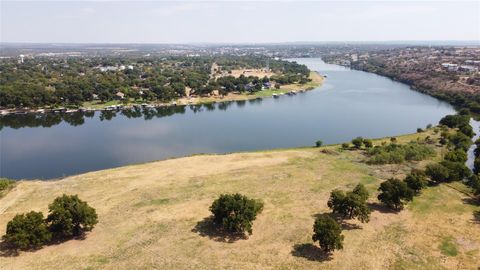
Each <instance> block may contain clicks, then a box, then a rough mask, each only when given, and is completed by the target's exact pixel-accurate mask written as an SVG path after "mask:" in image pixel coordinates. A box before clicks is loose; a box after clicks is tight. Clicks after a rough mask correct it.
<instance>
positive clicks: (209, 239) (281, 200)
mask: <svg viewBox="0 0 480 270" xmlns="http://www.w3.org/2000/svg"><path fill="white" fill-rule="evenodd" d="M426 136H430V137H431V138H433V139H438V136H439V134H434V133H433V131H432V129H429V130H427V131H426V132H422V133H417V134H410V135H406V136H399V137H397V140H398V142H399V143H406V142H408V141H410V140H417V138H420V139H421V140H424V139H425V138H426ZM388 140H389V138H385V139H380V140H374V144H375V145H379V144H381V142H382V141H388ZM435 151H436V153H437V156H436V157H434V158H432V160H438V159H439V156H440V154H441V153H443V152H444V151H445V149H444V148H443V147H440V146H436V147H435ZM365 159H366V157H365V155H364V154H363V152H362V151H357V150H355V151H353V150H342V149H340V146H339V145H331V146H326V147H321V148H298V149H286V150H269V151H258V152H250V153H234V154H226V155H196V156H191V157H185V158H178V159H171V160H165V161H158V162H150V163H145V164H138V165H131V166H125V167H120V168H115V169H109V170H103V171H97V172H91V173H86V174H82V175H77V176H71V177H67V178H65V179H63V180H57V181H21V182H19V183H18V184H17V185H16V187H14V188H13V189H12V190H10V191H9V192H8V193H7V194H6V195H5V196H4V197H3V198H1V199H0V206H1V207H0V232H2V234H3V233H4V232H5V226H6V223H7V221H8V220H10V219H11V218H13V216H14V215H15V214H17V213H20V212H26V211H30V210H35V211H43V212H44V213H46V211H47V206H48V203H49V202H51V201H52V200H53V199H54V198H55V197H57V196H59V195H61V194H63V193H66V194H78V195H79V197H80V198H82V199H83V200H85V201H87V202H88V203H89V204H90V205H91V206H93V207H94V208H96V210H97V213H98V220H99V223H98V224H97V226H96V227H95V229H94V230H93V231H92V232H91V233H89V234H88V236H87V237H86V239H84V240H70V241H67V242H64V243H62V244H59V245H51V246H46V247H44V248H42V249H40V250H36V251H31V252H21V253H20V255H19V256H11V257H9V256H6V257H2V259H1V260H0V269H26V268H35V269H152V268H157V269H192V268H194V269H225V268H231V269H319V268H321V269H475V268H476V267H478V262H479V261H480V231H479V229H478V226H479V225H478V221H475V218H474V216H473V212H474V211H476V210H477V211H478V209H479V207H478V206H476V205H473V204H471V203H470V200H469V198H470V197H469V190H468V189H466V188H465V187H464V186H463V185H462V184H460V183H453V184H448V185H446V184H441V185H439V186H436V187H429V188H427V189H425V190H424V191H423V192H422V194H421V195H420V196H418V197H415V199H414V200H413V202H411V203H410V204H408V205H407V207H406V209H405V210H403V211H401V212H399V213H397V212H391V211H389V210H387V209H386V208H383V207H382V206H379V205H378V204H377V203H378V202H377V199H376V195H377V188H378V186H379V184H380V182H382V181H383V180H385V179H387V178H389V177H392V176H396V177H399V178H400V177H403V176H405V174H407V173H408V172H409V171H410V169H411V168H421V167H423V166H425V165H426V164H427V163H429V162H431V161H429V160H426V161H421V162H410V163H404V164H400V165H398V164H397V165H367V164H366V163H365V162H364V161H365ZM358 183H363V184H364V185H365V186H366V188H367V189H368V190H369V192H370V198H369V202H370V203H371V204H372V208H373V212H372V215H371V219H370V222H369V223H366V224H362V223H358V222H357V221H347V224H346V225H345V226H347V227H346V228H347V229H344V231H343V234H344V235H345V242H344V249H343V250H340V251H335V252H334V253H333V255H332V256H331V258H325V257H324V256H322V255H321V252H319V251H318V248H316V246H315V245H313V243H312V240H311V235H312V225H313V221H314V218H315V216H316V215H318V214H320V213H325V212H329V209H328V208H327V200H328V197H329V194H330V191H331V190H332V189H335V188H340V189H344V190H345V189H351V188H353V187H354V186H355V185H356V184H358ZM232 192H241V193H243V194H245V195H247V196H249V197H252V198H259V199H262V200H263V201H264V203H265V205H264V210H263V212H262V213H261V214H260V215H259V216H258V218H257V219H256V220H255V221H254V223H253V234H252V235H251V236H250V237H249V238H248V239H228V238H225V235H221V234H215V233H212V230H211V228H209V227H208V225H207V224H208V223H206V222H205V221H206V219H207V218H208V217H209V215H210V212H209V210H208V207H209V206H210V204H211V203H212V201H213V200H214V199H216V198H217V197H218V195H219V194H222V193H232ZM228 240H232V241H231V242H229V241H228Z"/></svg>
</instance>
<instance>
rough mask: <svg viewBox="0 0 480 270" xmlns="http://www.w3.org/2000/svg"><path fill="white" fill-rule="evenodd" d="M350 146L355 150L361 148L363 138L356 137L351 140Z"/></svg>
mask: <svg viewBox="0 0 480 270" xmlns="http://www.w3.org/2000/svg"><path fill="white" fill-rule="evenodd" d="M352 144H353V146H354V147H355V148H357V149H360V148H362V145H363V138H362V137H357V138H355V139H353V140H352Z"/></svg>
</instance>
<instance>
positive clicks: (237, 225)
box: [210, 193, 263, 234]
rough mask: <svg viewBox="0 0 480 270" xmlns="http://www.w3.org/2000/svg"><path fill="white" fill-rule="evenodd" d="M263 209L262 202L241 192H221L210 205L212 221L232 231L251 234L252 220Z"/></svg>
mask: <svg viewBox="0 0 480 270" xmlns="http://www.w3.org/2000/svg"><path fill="white" fill-rule="evenodd" d="M262 210H263V202H262V201H260V200H255V199H249V198H248V197H246V196H244V195H241V194H238V193H236V194H222V195H220V197H219V198H218V199H216V200H215V201H214V202H213V204H212V205H211V206H210V211H211V212H212V214H213V222H214V223H215V224H217V225H219V226H221V227H222V228H223V229H224V230H226V231H229V232H232V233H242V234H243V233H244V232H248V234H252V222H253V221H254V220H255V218H256V217H257V215H258V214H259V213H261V211H262Z"/></svg>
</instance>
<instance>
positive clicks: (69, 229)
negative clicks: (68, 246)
mask: <svg viewBox="0 0 480 270" xmlns="http://www.w3.org/2000/svg"><path fill="white" fill-rule="evenodd" d="M48 209H49V214H48V216H47V222H48V223H49V229H50V231H51V232H52V233H53V236H54V237H70V236H79V235H81V234H83V233H84V232H86V231H91V230H92V229H93V227H94V226H95V224H97V222H98V220H97V213H96V211H95V209H94V208H92V207H90V206H89V205H88V204H87V203H86V202H84V201H82V200H80V199H79V198H78V196H77V195H70V196H69V195H65V194H63V196H61V197H57V198H56V199H55V200H54V201H53V202H52V203H51V204H50V205H49V206H48Z"/></svg>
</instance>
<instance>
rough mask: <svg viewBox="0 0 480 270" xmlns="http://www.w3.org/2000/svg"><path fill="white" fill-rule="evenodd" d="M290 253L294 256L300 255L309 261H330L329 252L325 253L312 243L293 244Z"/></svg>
mask: <svg viewBox="0 0 480 270" xmlns="http://www.w3.org/2000/svg"><path fill="white" fill-rule="evenodd" d="M291 254H292V255H293V256H295V257H302V258H305V259H307V260H309V261H317V262H324V261H330V260H331V259H332V257H331V256H330V253H326V252H325V251H323V250H322V249H321V248H319V247H317V246H315V245H314V244H312V243H305V244H295V245H294V246H293V250H292V252H291Z"/></svg>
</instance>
